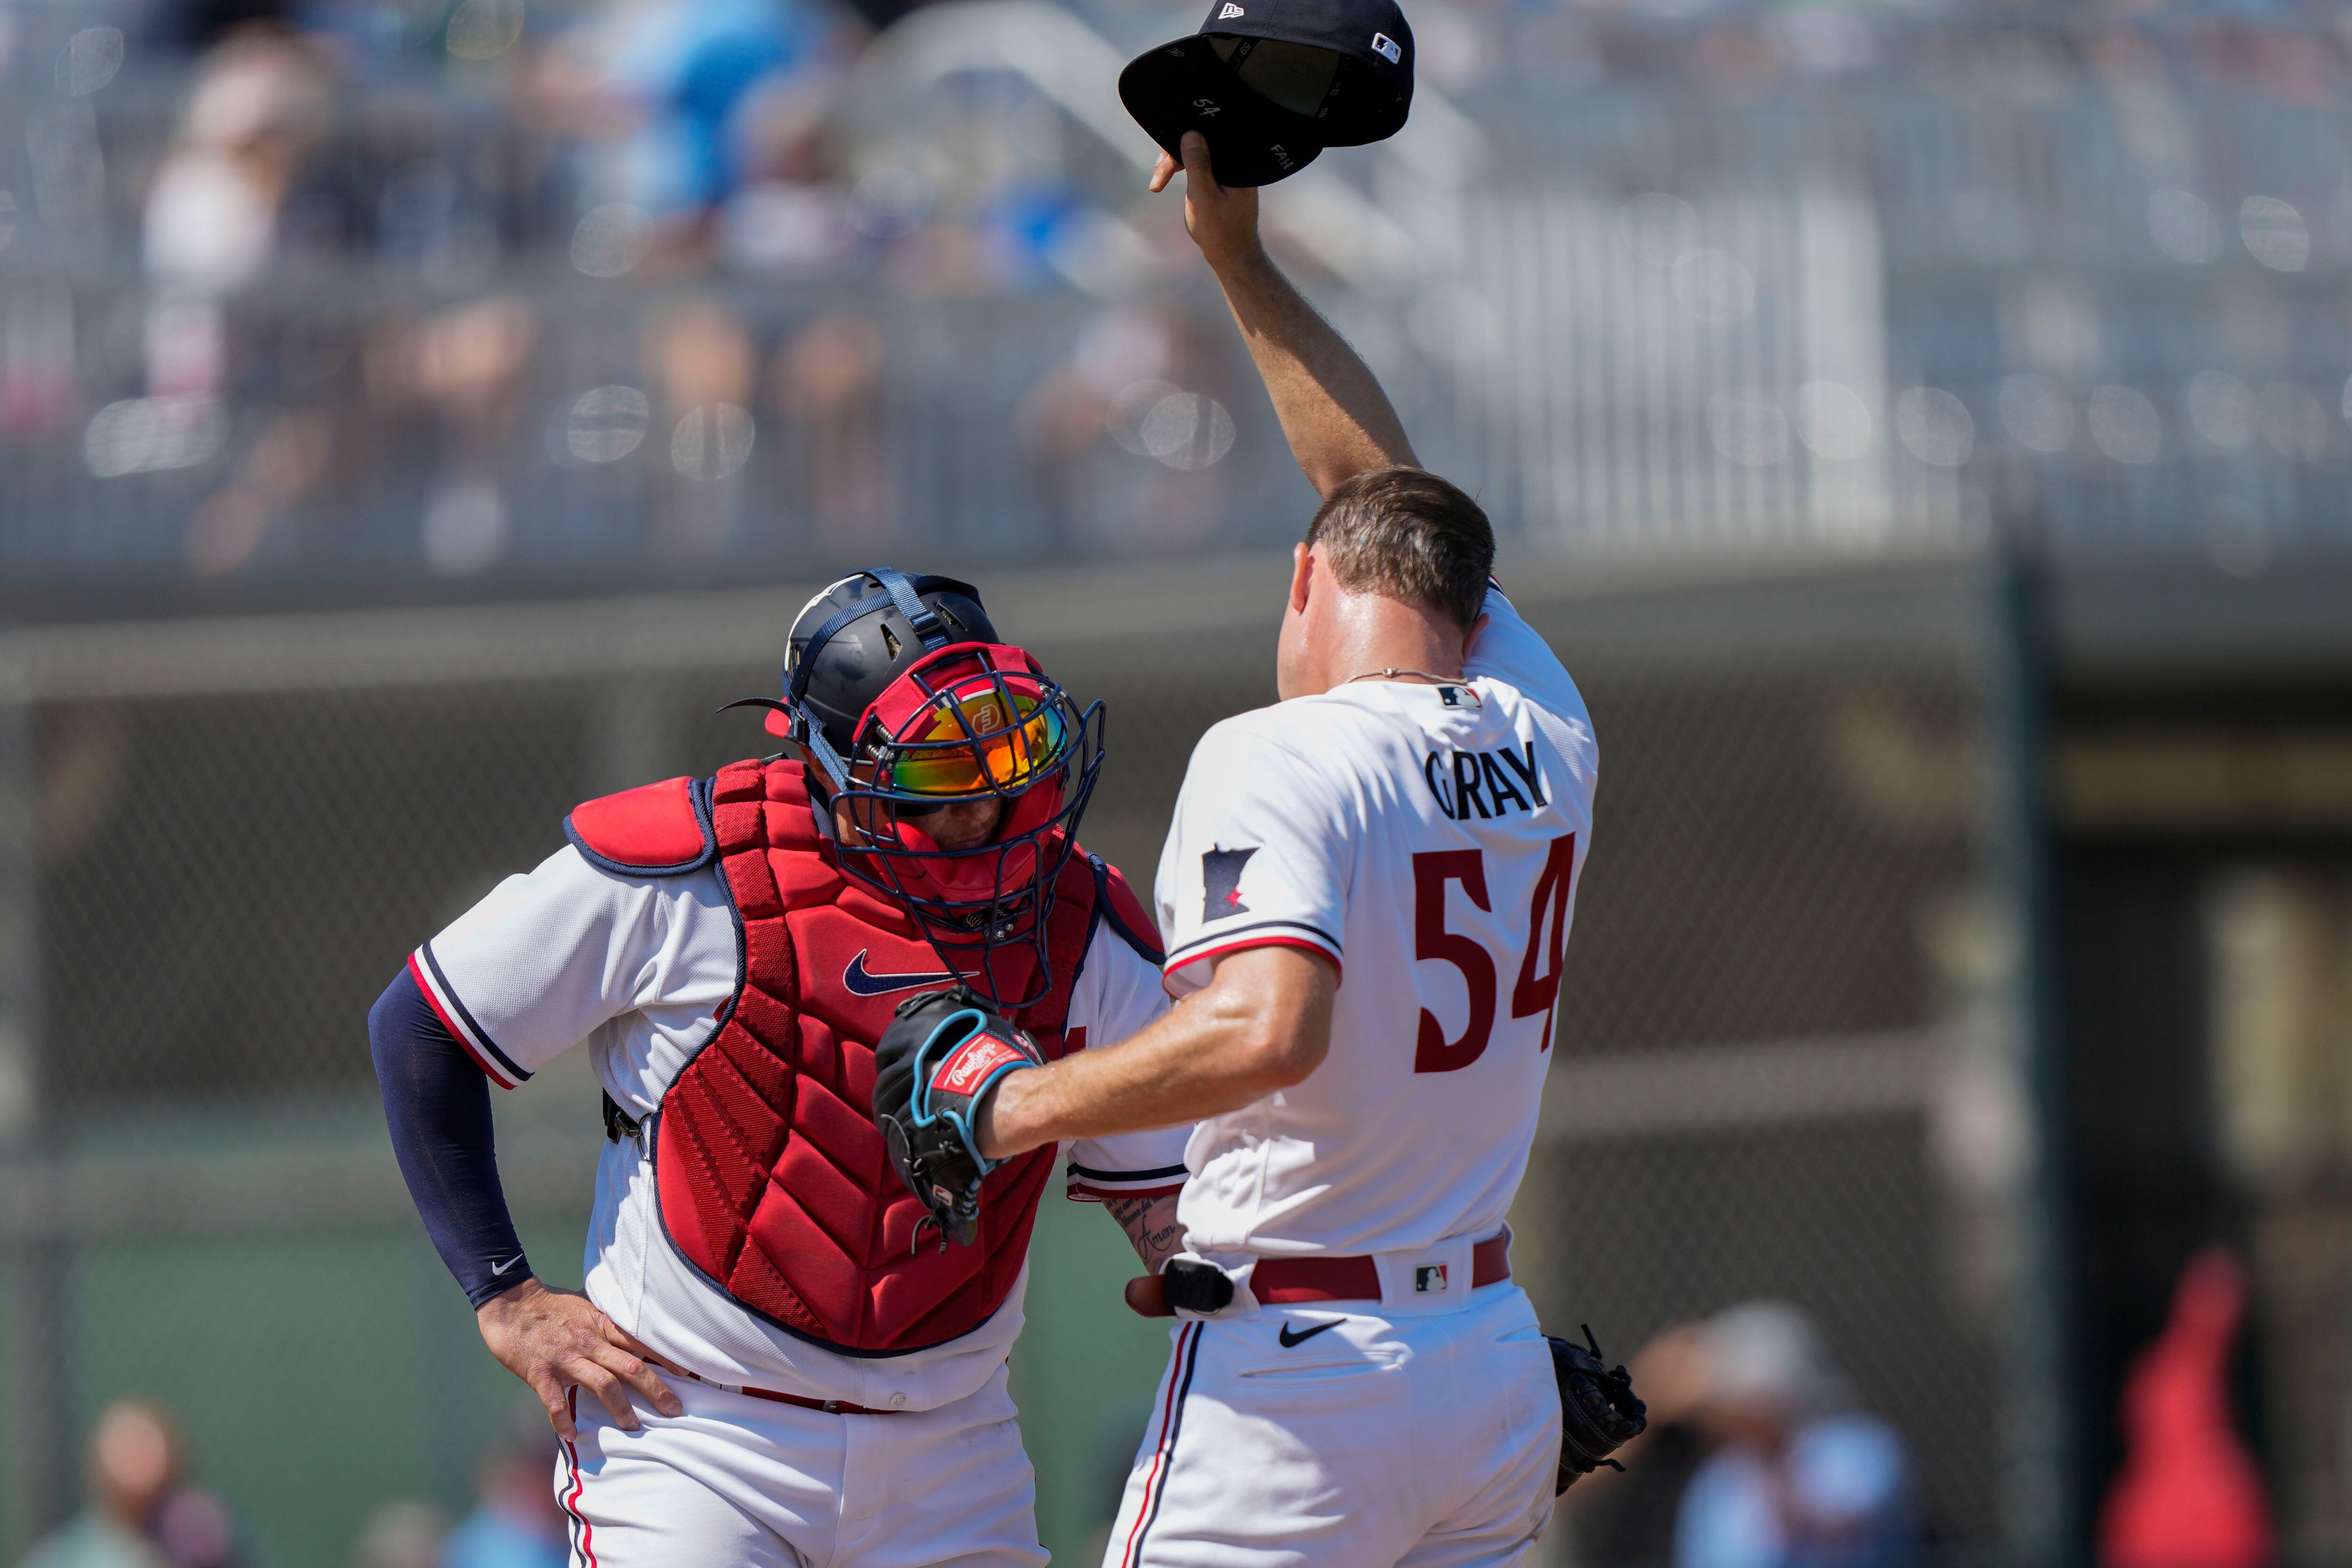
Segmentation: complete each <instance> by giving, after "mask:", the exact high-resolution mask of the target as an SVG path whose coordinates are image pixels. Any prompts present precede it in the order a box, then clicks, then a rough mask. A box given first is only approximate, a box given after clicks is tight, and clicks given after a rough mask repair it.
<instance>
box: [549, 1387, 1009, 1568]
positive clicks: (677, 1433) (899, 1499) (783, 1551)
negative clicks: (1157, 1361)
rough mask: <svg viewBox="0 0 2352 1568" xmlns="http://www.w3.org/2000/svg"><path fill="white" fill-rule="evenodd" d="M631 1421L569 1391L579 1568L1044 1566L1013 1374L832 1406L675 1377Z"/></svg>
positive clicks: (569, 1499)
mask: <svg viewBox="0 0 2352 1568" xmlns="http://www.w3.org/2000/svg"><path fill="white" fill-rule="evenodd" d="M668 1382H669V1385H670V1387H671V1388H673V1389H674V1390H676V1391H677V1396H678V1398H679V1400H680V1401H682V1402H683V1403H684V1404H685V1405H686V1411H685V1414H683V1415H677V1416H675V1417H672V1416H665V1415H660V1414H658V1413H657V1412H656V1411H653V1410H650V1409H648V1408H646V1406H645V1405H638V1406H637V1417H638V1419H639V1421H640V1422H642V1423H643V1425H642V1426H640V1427H639V1429H638V1430H636V1431H635V1432H627V1431H624V1430H622V1428H621V1427H619V1426H616V1425H614V1421H613V1418H612V1416H611V1415H610V1414H609V1413H607V1412H606V1410H605V1409H604V1405H601V1404H599V1403H598V1402H597V1401H596V1400H594V1399H593V1398H583V1397H581V1396H580V1395H579V1393H578V1391H577V1390H574V1391H573V1397H572V1419H573V1421H574V1423H575V1424H576V1425H577V1426H578V1427H579V1429H580V1436H579V1440H578V1441H577V1442H571V1443H565V1444H563V1445H562V1449H561V1451H560V1452H559V1453H558V1455H557V1457H556V1461H555V1495H556V1500H557V1501H558V1502H559V1503H561V1504H562V1508H563V1512H564V1516H565V1519H566V1521H567V1523H568V1528H569V1529H570V1531H571V1532H572V1568H679V1565H680V1564H683V1563H694V1564H709V1565H711V1568H721V1565H724V1568H1045V1548H1044V1547H1042V1546H1040V1545H1038V1544H1037V1520H1036V1495H1037V1494H1036V1477H1035V1474H1034V1472H1033V1471H1032V1470H1031V1469H1030V1468H1029V1456H1028V1455H1027V1454H1026V1453H1025V1452H1024V1451H1023V1449H1022V1447H1021V1428H1020V1426H1019V1424H1018V1423H1017V1421H1016V1420H1015V1418H1014V1411H1013V1397H1012V1395H1011V1394H1009V1393H1007V1392H1006V1388H1005V1369H1004V1368H1003V1367H1001V1366H1000V1367H998V1368H997V1369H996V1374H995V1376H993V1377H992V1378H991V1379H990V1380H989V1381H988V1383H987V1384H984V1385H983V1386H982V1387H981V1388H980V1389H979V1390H978V1391H977V1392H976V1393H973V1394H970V1395H968V1396H967V1397H965V1398H962V1399H960V1400H957V1401H956V1402H955V1403H954V1404H952V1405H942V1406H941V1407H940V1408H939V1409H937V1410H923V1411H908V1412H905V1413H893V1414H891V1415H827V1414H825V1413H824V1411H822V1410H806V1409H803V1408H801V1407H799V1406H797V1405H782V1404H779V1403H777V1402H775V1401H773V1400H765V1399H755V1398H753V1397H751V1395H750V1394H733V1393H730V1392H729V1391H728V1390H726V1389H723V1388H719V1387H715V1386H713V1385H711V1384H703V1383H695V1382H691V1381H689V1380H688V1379H686V1378H682V1377H673V1378H671V1379H669V1380H668Z"/></svg>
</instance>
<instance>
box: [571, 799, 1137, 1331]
mask: <svg viewBox="0 0 2352 1568" xmlns="http://www.w3.org/2000/svg"><path fill="white" fill-rule="evenodd" d="M564 827H565V831H566V832H567V833H568V834H569V835H570V836H571V838H572V843H573V844H574V845H575V846H577V847H579V849H580V850H581V852H582V853H583V855H585V856H587V857H588V858H590V859H591V860H593V861H594V862H595V863H596V864H598V865H600V866H603V867H604V868H606V869H607V870H611V871H614V872H618V873H622V874H625V875H631V876H647V875H653V876H661V875H677V874H682V873H684V872H687V871H691V870H695V869H698V868H700V867H702V866H704V865H707V864H709V862H710V861H711V860H712V859H713V858H716V859H717V861H718V862H719V868H720V871H721V873H722V879H723V881H724V883H725V885H726V888H727V891H728V895H729V897H730V899H731V900H732V901H733V903H734V906H735V916H736V923H737V931H738V932H739V933H740V939H741V949H742V955H743V958H742V965H741V978H740V981H739V983H738V985H737V988H736V992H735V994H734V996H733V997H732V998H731V999H730V1001H729V1002H728V1003H727V1005H725V1006H723V1007H721V1008H719V1013H718V1019H719V1027H718V1029H717V1031H716V1033H714V1034H713V1035H712V1036H711V1037H710V1039H709V1042H708V1043H707V1044H706V1045H705V1046H704V1047H702V1048H701V1049H700V1050H699V1051H698V1052H697V1053H696V1055H695V1057H694V1059H693V1060H692V1061H690V1062H689V1063H688V1065H687V1067H686V1068H685V1069H684V1070H683V1071H682V1072H681V1073H680V1074H679V1075H678V1077H677V1081H676V1082H674V1083H673V1084H671V1085H670V1087H669V1089H667V1092H665V1093H664V1095H663V1097H662V1103H661V1111H660V1114H659V1115H658V1116H657V1117H656V1118H655V1119H654V1121H653V1123H652V1130H651V1133H650V1136H651V1138H652V1140H653V1150H654V1163H655V1173H656V1182H657V1184H658V1188H659V1196H660V1209H661V1217H662V1226H663V1229H664V1230H665V1231H666V1232H667V1234H668V1237H669V1239H670V1242H671V1244H672V1245H673V1246H674V1247H676V1248H677V1252H678V1253H679V1255H680V1256H681V1257H683V1258H685V1259H686V1260H687V1261H688V1263H690V1264H692V1265H693V1266H694V1267H695V1268H697V1269H698V1270H699V1271H700V1272H701V1273H702V1274H703V1275H704V1276H706V1277H707V1278H708V1279H710V1280H711V1281H712V1282H713V1283H714V1284H716V1285H717V1286H718V1287H719V1289H722V1290H724V1291H725V1292H726V1293H727V1294H728V1295H729V1296H730V1297H732V1298H733V1299H734V1300H736V1301H738V1302H740V1304H742V1305H743V1306H745V1307H747V1308H749V1309H751V1310H752V1311H753V1312H756V1313H758V1314H759V1315H760V1316H761V1317H762V1318H764V1319H766V1320H767V1321H770V1322H772V1323H775V1324H777V1325H778V1326H780V1327H782V1328H784V1329H786V1330H789V1331H791V1332H793V1333H794V1334H797V1335H800V1336H801V1337H803V1338H804V1339H810V1340H814V1341H817V1342H820V1343H823V1344H825V1345H827V1346H830V1347H832V1348H834V1349H836V1350H841V1351H846V1352H850V1353H852V1354H857V1355H898V1354H904V1353H905V1352H909V1351H916V1350H921V1349H925V1348H927V1347H929V1346H931V1345H936V1344H940V1343H944V1342H947V1341H949V1340H952V1339H955V1338H958V1337H959V1336H961V1335H963V1334H966V1333H969V1332H970V1331H972V1330H973V1329H975V1328H977V1327H979V1326H980V1325H981V1324H982V1322H984V1321H987V1319H988V1318H989V1317H990V1315H991V1314H992V1313H993V1312H995V1310H997V1308H999V1307H1001V1306H1003V1303H1004V1298H1005V1297H1006V1295H1007V1294H1009V1293H1010V1292H1011V1290H1012V1289H1013V1280H1014V1279H1016V1278H1017V1277H1018V1276H1019V1274H1020V1272H1021V1263H1022V1259H1023V1258H1024V1257H1025V1256H1026V1255H1027V1253H1028V1250H1029V1232H1030V1228H1031V1226H1033V1225H1034V1223H1035V1221H1036V1217H1037V1203H1038V1200H1039V1198H1040V1197H1041V1196H1043V1194H1044V1193H1045V1184H1046V1182H1047V1181H1048V1180H1049V1179H1050V1177H1051V1176H1052V1174H1053V1163H1054V1148H1053V1146H1052V1145H1050V1144H1049V1145H1047V1146H1046V1147H1045V1148H1042V1149H1035V1150H1032V1151H1031V1152H1028V1153H1026V1154H1024V1155H1021V1156H1020V1157H1018V1158H1016V1159H1013V1160H1010V1161H1007V1162H1006V1163H1004V1164H1003V1165H1001V1166H999V1167H998V1168H997V1169H996V1170H995V1171H993V1172H992V1173H990V1175H989V1178H988V1184H987V1186H986V1189H985V1192H984V1195H983V1198H982V1205H981V1214H980V1234H979V1237H977V1239H976V1240H975V1242H974V1243H973V1245H971V1246H970V1247H949V1248H948V1249H947V1250H946V1251H944V1252H942V1251H940V1249H939V1247H937V1245H936V1244H935V1242H934V1241H933V1240H932V1239H931V1238H930V1237H926V1240H925V1244H924V1245H923V1246H921V1247H917V1246H916V1245H915V1222H916V1221H917V1220H919V1219H920V1218H921V1217H922V1215H923V1207H922V1205H920V1204H919V1203H917V1202H916V1201H915V1198H914V1195H913V1194H910V1193H908V1191H907V1189H906V1187H905V1185H904V1184H902V1183H901V1182H900V1181H899V1180H898V1173H897V1172H896V1171H895V1170H894V1169H893V1168H892V1167H891V1164H890V1161H889V1156H888V1155H887V1153H886V1152H884V1149H883V1146H882V1137H881V1134H880V1133H879V1132H877V1131H875V1127H874V1121H873V1110H872V1107H873V1094H874V1049H873V1043H874V1041H875V1040H876V1039H877V1038H878V1037H880V1036H881V1033H882V1031H883V1029H884V1028H885V1027H887V1026H888V1024H889V1022H890V1017H891V1009H892V1008H893V1007H895V1006H897V1005H898V1003H900V1002H902V1001H904V1000H906V998H907V997H908V996H909V995H912V994H915V993H917V992H919V991H928V990H933V989H936V988H938V987H939V986H940V985H941V984H944V983H945V982H946V981H947V980H948V979H949V975H948V974H947V973H946V972H945V971H944V970H942V969H941V968H940V958H939V954H938V953H937V952H934V951H933V950H932V948H931V946H930V945H929V943H928V942H924V941H923V940H922V937H921V936H920V934H919V932H918V931H917V930H916V928H915V926H914V923H913V922H912V921H909V920H908V918H907V917H906V916H905V915H904V914H902V913H900V912H899V911H898V910H896V909H894V908H892V907H891V906H889V905H888V904H886V903H884V902H883V901H882V900H879V899H877V898H876V897H874V896H873V895H872V894H871V893H869V892H868V891H867V890H866V889H864V888H862V887H860V886H859V885H858V884H857V883H856V882H853V881H850V880H848V879H845V877H843V876H842V874H841V873H840V872H839V871H838V870H837V869H835V866H834V864H833V861H832V859H831V858H830V856H829V854H828V852H827V850H826V848H825V847H824V840H823V839H822V838H821V837H819V836H818V833H817V828H816V824H815V821H814V818H813V816H811V812H810V806H809V797H808V789H807V785H806V784H805V782H804V774H803V764H801V763H797V762H791V761H780V762H774V763H759V762H743V763H735V764H733V765H732V766H730V767H726V768H722V769H720V770H719V773H718V775H717V776H716V777H715V778H712V779H710V780H708V781H704V782H701V783H689V781H688V780H686V779H670V780H668V781H667V782H665V783H662V784H647V785H646V786H644V787H643V788H640V789H635V790H630V791H628V792H626V793H625V794H622V795H610V796H607V797H606V798H604V799H603V800H597V801H591V802H589V803H588V804H587V805H583V806H581V807H579V808H578V809H577V810H575V811H574V812H573V813H572V816H570V817H569V818H568V819H567V820H566V821H565V824H564ZM1106 914H1108V915H1109V916H1110V917H1111V919H1112V920H1113V921H1114V924H1115V926H1116V927H1117V929H1118V931H1119V932H1120V934H1122V935H1123V936H1126V937H1127V938H1128V940H1129V941H1130V942H1139V937H1138V934H1137V933H1139V932H1147V931H1150V929H1151V927H1150V924H1149V923H1148V922H1147V921H1144V920H1143V919H1142V910H1141V908H1140V906H1139V905H1138V904H1137V903H1136V901H1135V899H1134V896H1133V895H1132V894H1131V893H1129V891H1128V890H1127V888H1126V886H1125V884H1123V883H1122V882H1120V881H1119V880H1118V873H1117V872H1115V871H1112V870H1110V869H1109V868H1108V867H1107V866H1104V865H1102V863H1101V862H1099V861H1096V860H1093V859H1092V858H1089V857H1087V856H1086V855H1084V854H1083V853H1079V854H1074V855H1072V856H1071V857H1070V858H1069V860H1068V862H1067V863H1066V865H1065V866H1064V867H1063V869H1062V872H1061V875H1060V879H1059V880H1058V881H1057V882H1056V884H1055V897H1054V907H1053V910H1052V913H1051V914H1050V915H1049V917H1048V921H1047V925H1046V951H1047V953H1048V955H1049V957H1050V961H1051V964H1052V970H1053V980H1054V987H1053V989H1052V990H1051V991H1050V992H1048V993H1047V994H1046V995H1045V997H1044V999H1043V1000H1041V1001H1039V1002H1037V1003H1036V1004H1035V1005H1032V1006H1029V1007H1026V1008H1024V1009H1023V1010H1022V1011H1021V1012H1020V1013H1018V1014H1017V1015H1015V1016H1014V1021H1015V1022H1016V1023H1018V1024H1019V1025H1020V1026H1022V1027H1023V1028H1024V1029H1026V1030H1027V1031H1029V1033H1030V1035H1031V1036H1033V1037H1034V1038H1035V1039H1036V1041H1037V1044H1038V1046H1039V1047H1041V1048H1042V1049H1043V1050H1044V1051H1045V1056H1046V1057H1047V1058H1049V1059H1051V1058H1058V1057H1060V1056H1061V1055H1062V1053H1063V1051H1064V1050H1065V1049H1066V1048H1082V1047H1083V1046H1084V1043H1085V1039H1084V1033H1083V1031H1081V1032H1080V1033H1079V1034H1078V1036H1077V1037H1076V1038H1075V1039H1073V1040H1071V1041H1069V1042H1068V1043H1067V1045H1066V1043H1065V1038H1064V1027H1063V1026H1064V1022H1065V1019H1066V1016H1067V1015H1068V1012H1069V1005H1070V992H1071V988H1072V986H1073V985H1074V984H1076V980H1077V976H1078V970H1079V967H1080V965H1081V963H1083V961H1084V959H1085V956H1086V952H1087V945H1088V943H1089V942H1091V941H1092V939H1093V935H1094V931H1095V927H1096V925H1097V922H1098V921H1100V920H1101V919H1102V918H1103V917H1104V916H1105V915H1106ZM1139 945H1140V943H1139ZM1024 960H1025V961H1026V962H1032V963H1034V958H1028V956H1027V955H1026V954H1025V953H1024V954H1021V955H1019V956H1015V955H1014V954H1013V953H1011V952H1007V953H1006V954H1004V955H1003V956H1000V957H999V959H998V960H997V969H998V973H999V976H1000V978H1002V979H1003V980H1004V981H1005V982H1006V983H1007V984H1025V977H1024V976H1019V975H1015V974H1013V973H1011V968H1010V966H1011V964H1013V963H1019V962H1023V961H1024Z"/></svg>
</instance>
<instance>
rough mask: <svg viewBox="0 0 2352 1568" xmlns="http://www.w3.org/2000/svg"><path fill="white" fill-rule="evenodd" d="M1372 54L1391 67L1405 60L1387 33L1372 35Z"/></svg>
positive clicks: (1235, 9) (1236, 11)
mask: <svg viewBox="0 0 2352 1568" xmlns="http://www.w3.org/2000/svg"><path fill="white" fill-rule="evenodd" d="M1225 9H1226V10H1228V11H1231V12H1233V13H1234V15H1235V16H1239V15H1240V14H1241V13H1240V8H1239V7H1237V6H1233V5H1228V6H1226V7H1225ZM1372 53H1374V54H1376V55H1378V56H1380V57H1381V58H1382V59H1384V60H1386V61H1388V62H1389V64H1391V65H1397V64H1399V63H1401V62H1402V60H1403V59H1404V51H1403V50H1402V49H1401V48H1399V47H1397V41H1396V40H1395V39H1394V38H1391V37H1389V36H1388V35H1387V34H1386V33H1374V34H1373V35H1372Z"/></svg>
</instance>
